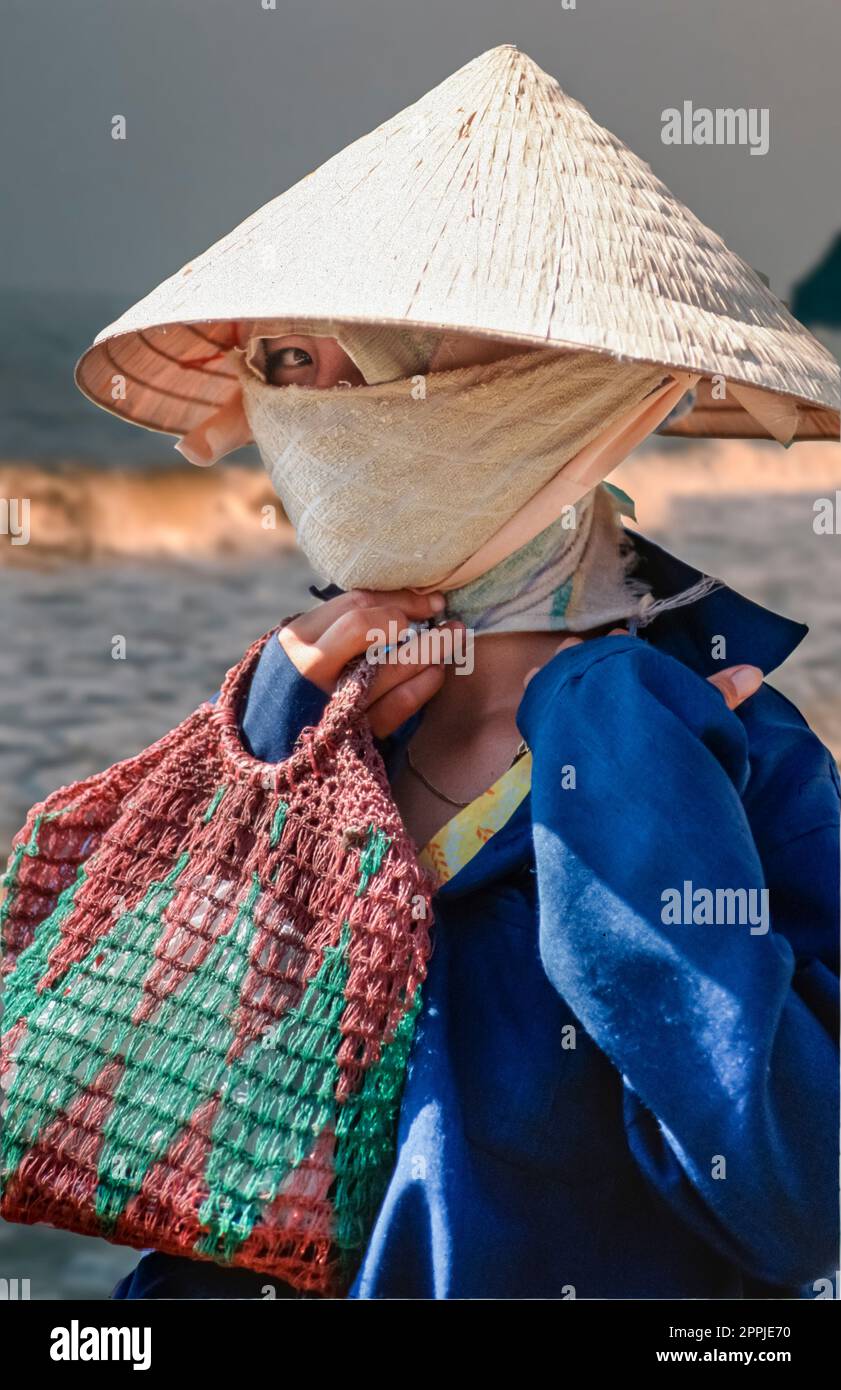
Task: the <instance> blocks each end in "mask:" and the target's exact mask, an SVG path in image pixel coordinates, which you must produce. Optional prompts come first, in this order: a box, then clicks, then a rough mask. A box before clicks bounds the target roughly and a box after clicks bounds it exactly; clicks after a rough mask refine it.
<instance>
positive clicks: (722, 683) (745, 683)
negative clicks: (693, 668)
mask: <svg viewBox="0 0 841 1390" xmlns="http://www.w3.org/2000/svg"><path fill="white" fill-rule="evenodd" d="M707 679H708V680H709V683H710V685H714V686H715V687H716V689H717V690H720V691H721V694H722V695H723V696H724V702H725V704H726V705H727V708H728V709H737V708H738V706H739V705H741V704H742V702H743V701H744V700H747V699H748V698H749V697H750V696H751V695H755V694H756V692H757V690H758V689H759V687H760V686H761V684H762V679H763V678H762V672H761V671H760V669H759V667H758V666H728V668H727V670H726V671H717V672H716V674H715V675H714V676H708V677H707Z"/></svg>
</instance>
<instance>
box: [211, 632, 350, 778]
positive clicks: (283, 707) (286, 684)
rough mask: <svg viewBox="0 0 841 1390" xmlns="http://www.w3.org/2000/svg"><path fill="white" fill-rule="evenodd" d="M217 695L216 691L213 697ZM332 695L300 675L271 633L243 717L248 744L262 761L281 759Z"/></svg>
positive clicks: (316, 721) (244, 738)
mask: <svg viewBox="0 0 841 1390" xmlns="http://www.w3.org/2000/svg"><path fill="white" fill-rule="evenodd" d="M218 698H219V692H218V691H217V693H216V694H215V695H214V696H213V697H212V701H215V700H217V699H218ZM329 698H330V697H329V695H327V694H326V693H325V692H324V691H323V690H321V689H320V687H319V686H317V685H314V684H313V682H312V681H310V680H307V678H306V676H302V675H301V673H300V671H299V670H298V668H297V667H296V666H295V665H294V664H293V663H292V662H291V661H290V659H289V657H288V656H287V655H286V652H285V651H284V650H283V647H282V646H281V645H280V643H279V642H278V640H277V638H276V637H270V638H269V640H268V642H267V643H266V645H265V647H264V648H263V650H262V652H261V653H260V659H259V661H258V663H257V666H256V669H255V671H254V676H253V678H252V681H251V686H250V688H249V691H248V695H247V697H246V701H245V708H244V710H243V715H242V719H241V721H240V733H241V734H242V740H243V743H244V745H245V747H246V748H247V749H248V751H249V752H250V753H251V754H252V756H253V757H255V758H260V759H261V761H262V762H265V763H277V762H280V761H281V759H282V758H286V757H288V756H289V754H290V753H291V752H292V748H293V746H294V744H295V739H296V738H297V737H298V734H299V733H300V732H301V730H302V729H304V728H306V727H307V726H308V725H310V724H317V723H318V721H319V719H320V718H321V716H322V714H323V713H324V710H325V707H326V705H327V701H328V700H329Z"/></svg>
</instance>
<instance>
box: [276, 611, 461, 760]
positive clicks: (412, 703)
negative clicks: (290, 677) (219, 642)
mask: <svg viewBox="0 0 841 1390" xmlns="http://www.w3.org/2000/svg"><path fill="white" fill-rule="evenodd" d="M444 606H445V599H444V596H443V594H437V593H433V594H415V593H412V591H411V590H409V589H396V590H392V591H390V592H388V593H382V592H377V591H375V590H371V589H351V590H349V591H348V593H346V594H340V595H339V596H338V598H332V599H328V600H327V601H326V602H325V603H321V604H320V605H319V606H318V608H313V609H311V610H310V611H309V612H307V613H301V614H300V615H299V616H298V617H297V618H295V619H294V620H293V621H292V622H291V623H288V624H287V625H286V626H285V627H283V628H281V630H280V632H279V633H278V641H279V642H280V645H281V646H282V647H283V650H284V651H285V652H286V655H287V656H288V657H289V660H290V661H291V662H292V664H293V666H295V667H297V669H298V670H299V671H300V673H301V675H302V676H306V678H307V680H310V681H312V683H313V684H314V685H317V686H318V687H319V688H320V689H321V690H324V691H325V692H327V694H332V692H333V690H334V689H335V686H336V682H337V680H338V678H339V676H340V675H341V672H342V671H343V669H344V667H345V666H346V665H347V663H348V662H349V661H352V660H353V659H354V657H357V656H361V655H362V653H363V652H364V651H365V650H366V649H367V648H368V647H369V646H370V645H371V642H372V641H373V640H374V639H373V637H372V636H371V635H370V634H371V633H372V632H374V630H376V629H379V630H380V631H381V632H384V633H387V632H388V630H389V623H396V625H397V631H398V633H399V634H401V635H402V634H403V632H404V630H405V629H406V628H407V627H408V625H409V623H410V622H413V621H414V622H422V621H425V620H426V621H428V620H429V619H434V618H437V617H439V616H440V614H441V613H442V612H443V611H444ZM443 626H444V627H448V628H451V629H455V628H461V627H463V626H464V624H463V623H460V622H456V621H452V622H447V623H444V624H443ZM429 646H430V647H431V648H432V649H433V651H434V653H435V655H440V654H441V653H442V652H443V651H444V650H445V644H444V643H430V644H429ZM443 681H444V668H443V664H442V662H441V661H440V660H439V661H438V662H437V663H436V662H435V660H434V659H433V657H432V656H429V657H427V659H425V660H420V659H419V660H418V661H417V662H415V663H414V664H412V663H406V664H404V663H403V662H401V663H399V664H397V663H394V664H391V663H388V664H385V665H383V666H382V667H381V668H380V670H379V671H378V672H377V674H376V676H375V677H374V680H373V682H372V684H371V688H370V690H369V692H368V702H367V710H368V719H369V722H370V725H371V728H372V729H373V731H374V733H375V735H376V736H377V738H386V737H387V736H388V735H389V734H391V733H393V732H394V730H395V729H397V728H399V727H400V725H401V724H403V723H405V721H406V720H407V719H409V718H410V717H411V715H413V714H415V713H416V712H417V711H418V710H419V709H420V708H421V706H422V705H425V704H426V703H427V701H428V700H431V699H432V696H433V695H435V694H436V693H437V692H438V691H439V690H440V688H441V686H442V684H443Z"/></svg>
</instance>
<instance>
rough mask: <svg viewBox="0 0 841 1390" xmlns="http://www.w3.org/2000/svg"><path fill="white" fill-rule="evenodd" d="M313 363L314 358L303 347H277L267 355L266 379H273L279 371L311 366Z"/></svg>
mask: <svg viewBox="0 0 841 1390" xmlns="http://www.w3.org/2000/svg"><path fill="white" fill-rule="evenodd" d="M312 365H313V360H312V358H311V357H310V355H309V353H308V352H305V351H304V349H303V348H300V347H282V348H277V349H276V350H275V351H274V352H270V353H269V354H268V355H267V357H266V380H267V381H271V380H272V378H273V377H274V376H275V375H276V374H277V373H278V372H283V371H289V370H290V368H291V369H294V368H295V367H311V366H312Z"/></svg>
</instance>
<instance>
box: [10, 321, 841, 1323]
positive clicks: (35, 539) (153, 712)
mask: <svg viewBox="0 0 841 1390" xmlns="http://www.w3.org/2000/svg"><path fill="white" fill-rule="evenodd" d="M4 307H5V309H6V310H7V311H8V312H7V321H8V320H9V319H11V323H12V328H11V332H10V335H9V337H8V338H7V340H6V344H5V345H3V344H0V359H2V357H3V354H4V353H5V355H6V360H5V362H4V361H2V360H0V393H1V394H0V498H26V499H28V501H29V528H30V537H29V541H28V543H27V544H25V545H22V544H15V543H14V540H13V537H12V536H10V535H9V534H0V592H2V604H0V621H2V638H3V640H2V643H0V857H2V858H3V859H5V855H6V853H7V850H8V845H9V841H10V839H11V836H12V834H13V833H14V831H15V830H16V829H17V828H18V826H19V825H20V824H21V822H22V821H23V818H24V816H25V813H26V811H27V809H28V807H29V806H30V805H31V804H32V803H33V802H35V801H37V800H39V799H41V798H42V797H43V796H45V795H46V794H47V793H48V792H50V791H52V790H53V789H54V788H55V787H56V786H58V785H60V784H63V783H66V782H69V781H71V780H74V779H76V778H81V777H84V776H86V775H87V774H88V773H90V772H92V771H95V770H97V769H99V768H102V767H105V766H107V765H109V764H110V763H112V762H114V761H116V760H117V759H118V758H121V757H125V756H127V755H129V754H131V753H133V752H135V751H137V750H138V749H140V748H142V747H143V746H145V745H146V744H148V743H149V742H151V741H152V740H153V739H155V738H157V737H158V736H159V735H160V734H161V733H163V732H164V731H165V730H166V729H168V728H170V727H171V726H172V725H173V724H174V723H176V722H177V721H178V720H180V719H181V718H183V717H184V716H185V715H186V714H187V713H188V712H189V711H190V710H191V709H193V708H194V707H195V706H196V705H197V704H198V703H199V702H200V701H201V700H202V699H204V698H205V697H206V696H207V695H208V694H210V693H212V692H213V691H214V690H216V689H217V688H218V685H219V683H220V680H221V678H222V677H223V675H224V673H225V671H226V670H227V668H228V667H229V666H230V665H231V664H232V663H233V662H234V661H235V660H236V659H237V657H238V656H239V655H240V654H241V653H242V651H243V650H244V649H245V647H246V646H247V645H248V643H249V642H250V641H251V640H252V639H253V638H254V637H255V636H256V635H258V634H259V633H261V632H263V631H265V630H266V629H268V628H269V627H271V626H273V625H274V624H276V623H277V622H278V621H279V620H280V619H281V618H282V617H283V616H284V615H285V614H287V613H290V612H293V611H296V610H297V609H299V608H301V607H303V606H307V605H309V604H310V603H311V602H313V600H312V599H311V598H310V596H309V594H308V592H307V588H308V585H309V584H310V583H311V582H312V581H313V579H314V578H315V576H313V575H312V574H311V573H310V571H309V569H308V566H307V565H306V563H305V561H304V560H303V558H302V557H301V555H300V554H299V553H298V552H297V550H296V549H295V545H294V537H293V535H292V533H291V530H290V529H289V527H288V525H287V524H286V523H285V521H284V520H283V517H282V513H281V512H280V508H279V504H278V503H277V500H276V498H275V497H274V494H273V493H272V492H271V489H270V488H269V486H268V482H267V480H266V478H265V475H264V474H263V472H262V470H261V469H260V467H259V464H258V463H257V462H256V459H255V458H254V457H253V455H252V454H251V453H249V452H248V451H245V452H243V453H242V454H241V455H240V456H238V457H237V459H236V461H235V462H233V463H226V464H223V465H218V466H217V467H216V468H214V469H212V470H198V469H193V468H190V467H189V466H188V465H186V464H185V463H184V462H183V461H182V460H180V457H179V456H178V455H177V454H175V453H174V452H173V450H172V441H170V440H168V439H166V438H164V437H159V436H153V435H149V434H148V433H146V432H144V431H141V430H131V429H129V428H128V427H126V426H125V425H122V424H121V423H120V422H118V421H115V420H113V419H111V418H110V417H107V416H104V415H103V414H101V413H100V412H97V411H95V410H94V408H93V407H92V406H89V405H88V404H87V402H85V401H84V400H83V399H82V398H81V396H79V395H78V393H77V392H76V391H75V388H74V387H73V385H72V362H73V360H74V356H75V353H76V348H77V345H78V344H79V343H81V342H86V341H87V340H88V339H89V338H90V337H92V336H93V332H94V331H95V330H96V329H97V328H98V327H99V326H101V324H102V323H104V322H106V321H108V318H109V316H113V315H109V309H110V308H111V307H112V306H110V305H106V304H103V303H102V302H101V300H100V299H97V298H94V299H91V298H90V297H86V298H84V299H77V298H73V297H68V298H67V300H66V301H65V303H64V304H63V305H61V304H60V305H59V306H58V309H57V307H56V302H55V297H51V298H50V300H49V302H47V301H44V303H43V305H40V306H39V301H38V299H37V297H32V296H28V297H27V298H26V299H25V300H23V299H17V298H14V297H12V298H11V300H10V301H9V302H7V303H6V304H5V306H4ZM39 315H40V317H39ZM16 316H17V322H18V323H19V325H20V328H21V331H20V333H19V334H18V337H17V349H16V350H15V352H14V353H12V351H11V349H10V348H9V347H8V345H7V344H8V343H10V342H12V341H14V339H15V321H16ZM24 323H25V326H26V331H25V332H24V331H23V325H24ZM33 323H34V325H35V330H37V331H34V330H33ZM21 343H22V344H23V346H22V347H21ZM27 345H28V346H27ZM4 368H5V370H3V369H4ZM613 481H615V482H617V483H619V484H620V485H621V486H622V487H624V488H625V490H626V491H627V492H628V493H630V495H631V496H632V497H633V498H634V499H635V501H636V505H637V515H638V520H639V526H640V529H642V530H643V531H644V532H645V533H646V534H648V535H649V536H651V537H652V538H653V539H655V540H657V541H659V542H660V543H661V544H664V545H665V546H667V548H669V549H671V550H673V551H675V552H676V553H678V554H679V555H681V556H682V557H683V558H684V559H687V560H689V561H690V562H692V563H693V564H695V565H697V566H699V567H700V568H701V569H704V570H706V571H707V572H709V573H712V574H715V575H717V576H719V577H720V578H722V579H724V580H725V581H726V582H727V583H729V584H731V585H732V586H734V587H735V588H737V589H740V590H741V591H742V592H743V593H745V594H748V595H749V596H750V597H751V598H753V599H756V600H757V601H758V602H760V603H763V604H766V605H767V606H769V607H771V608H773V609H775V610H776V611H778V612H781V613H785V614H787V615H789V616H790V617H793V618H796V619H798V620H801V621H805V622H807V623H808V624H809V625H810V628H811V631H810V634H809V636H808V637H807V639H806V640H805V641H804V642H803V643H802V645H801V646H800V648H799V649H798V650H797V651H796V652H795V654H794V655H793V656H792V657H791V659H790V660H789V661H788V662H787V663H786V665H785V666H784V667H783V668H782V669H781V670H780V671H778V672H776V673H775V674H774V675H773V677H772V679H771V683H772V684H773V685H775V686H777V687H778V688H779V689H781V690H782V691H784V692H785V693H786V694H787V695H788V696H789V697H790V698H791V699H793V700H794V701H795V703H796V704H797V705H798V706H799V707H800V708H801V710H802V711H803V713H804V714H805V716H806V718H807V719H808V720H809V722H810V723H811V724H812V726H813V728H814V729H815V730H816V732H817V733H818V734H819V736H820V737H821V738H822V739H823V740H824V742H825V743H827V744H828V745H829V746H830V747H831V748H832V749H833V751H834V752H835V754H836V756H839V755H841V688H839V649H841V536H832V535H825V536H824V535H817V534H816V533H815V529H814V526H813V521H814V504H815V501H816V499H817V498H819V497H829V498H833V499H834V498H835V491H836V489H841V446H839V445H837V444H802V445H796V446H794V447H793V448H791V449H789V450H783V449H782V448H780V447H779V446H775V445H771V444H768V445H765V444H752V443H720V442H711V443H702V444H697V445H687V444H685V443H683V442H681V441H673V440H662V439H658V440H655V441H654V442H653V443H652V444H649V445H648V446H646V447H645V448H644V449H642V450H640V451H638V452H637V454H635V455H634V456H632V457H631V458H630V459H629V460H628V461H626V463H625V464H624V465H623V466H622V468H621V469H620V470H618V471H617V472H616V473H615V474H614V475H613ZM267 523H268V524H267ZM271 523H273V524H271ZM839 525H841V521H839ZM117 637H122V638H124V640H125V651H126V659H125V660H114V659H113V657H112V650H113V644H114V641H115V638H117ZM136 1259H137V1255H136V1253H135V1252H133V1251H131V1250H126V1249H121V1248H118V1247H114V1246H110V1245H108V1244H107V1243H106V1242H103V1241H94V1240H90V1239H87V1238H82V1237H74V1236H70V1235H67V1234H66V1233H63V1232H58V1231H52V1230H49V1229H48V1228H45V1227H34V1228H27V1227H17V1226H8V1225H3V1224H2V1223H0V1267H2V1272H4V1273H7V1274H14V1275H16V1276H17V1277H19V1278H28V1279H30V1286H31V1293H32V1297H37V1298H50V1297H55V1298H62V1297H69V1296H72V1297H76V1298H80V1297H81V1298H94V1299H95V1298H102V1297H105V1296H107V1294H108V1293H109V1292H110V1289H111V1288H112V1286H113V1284H114V1283H115V1281H116V1279H117V1278H118V1277H119V1276H120V1275H121V1274H122V1273H124V1272H125V1271H127V1270H128V1269H130V1268H131V1267H132V1266H133V1264H134V1263H135V1262H136Z"/></svg>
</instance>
